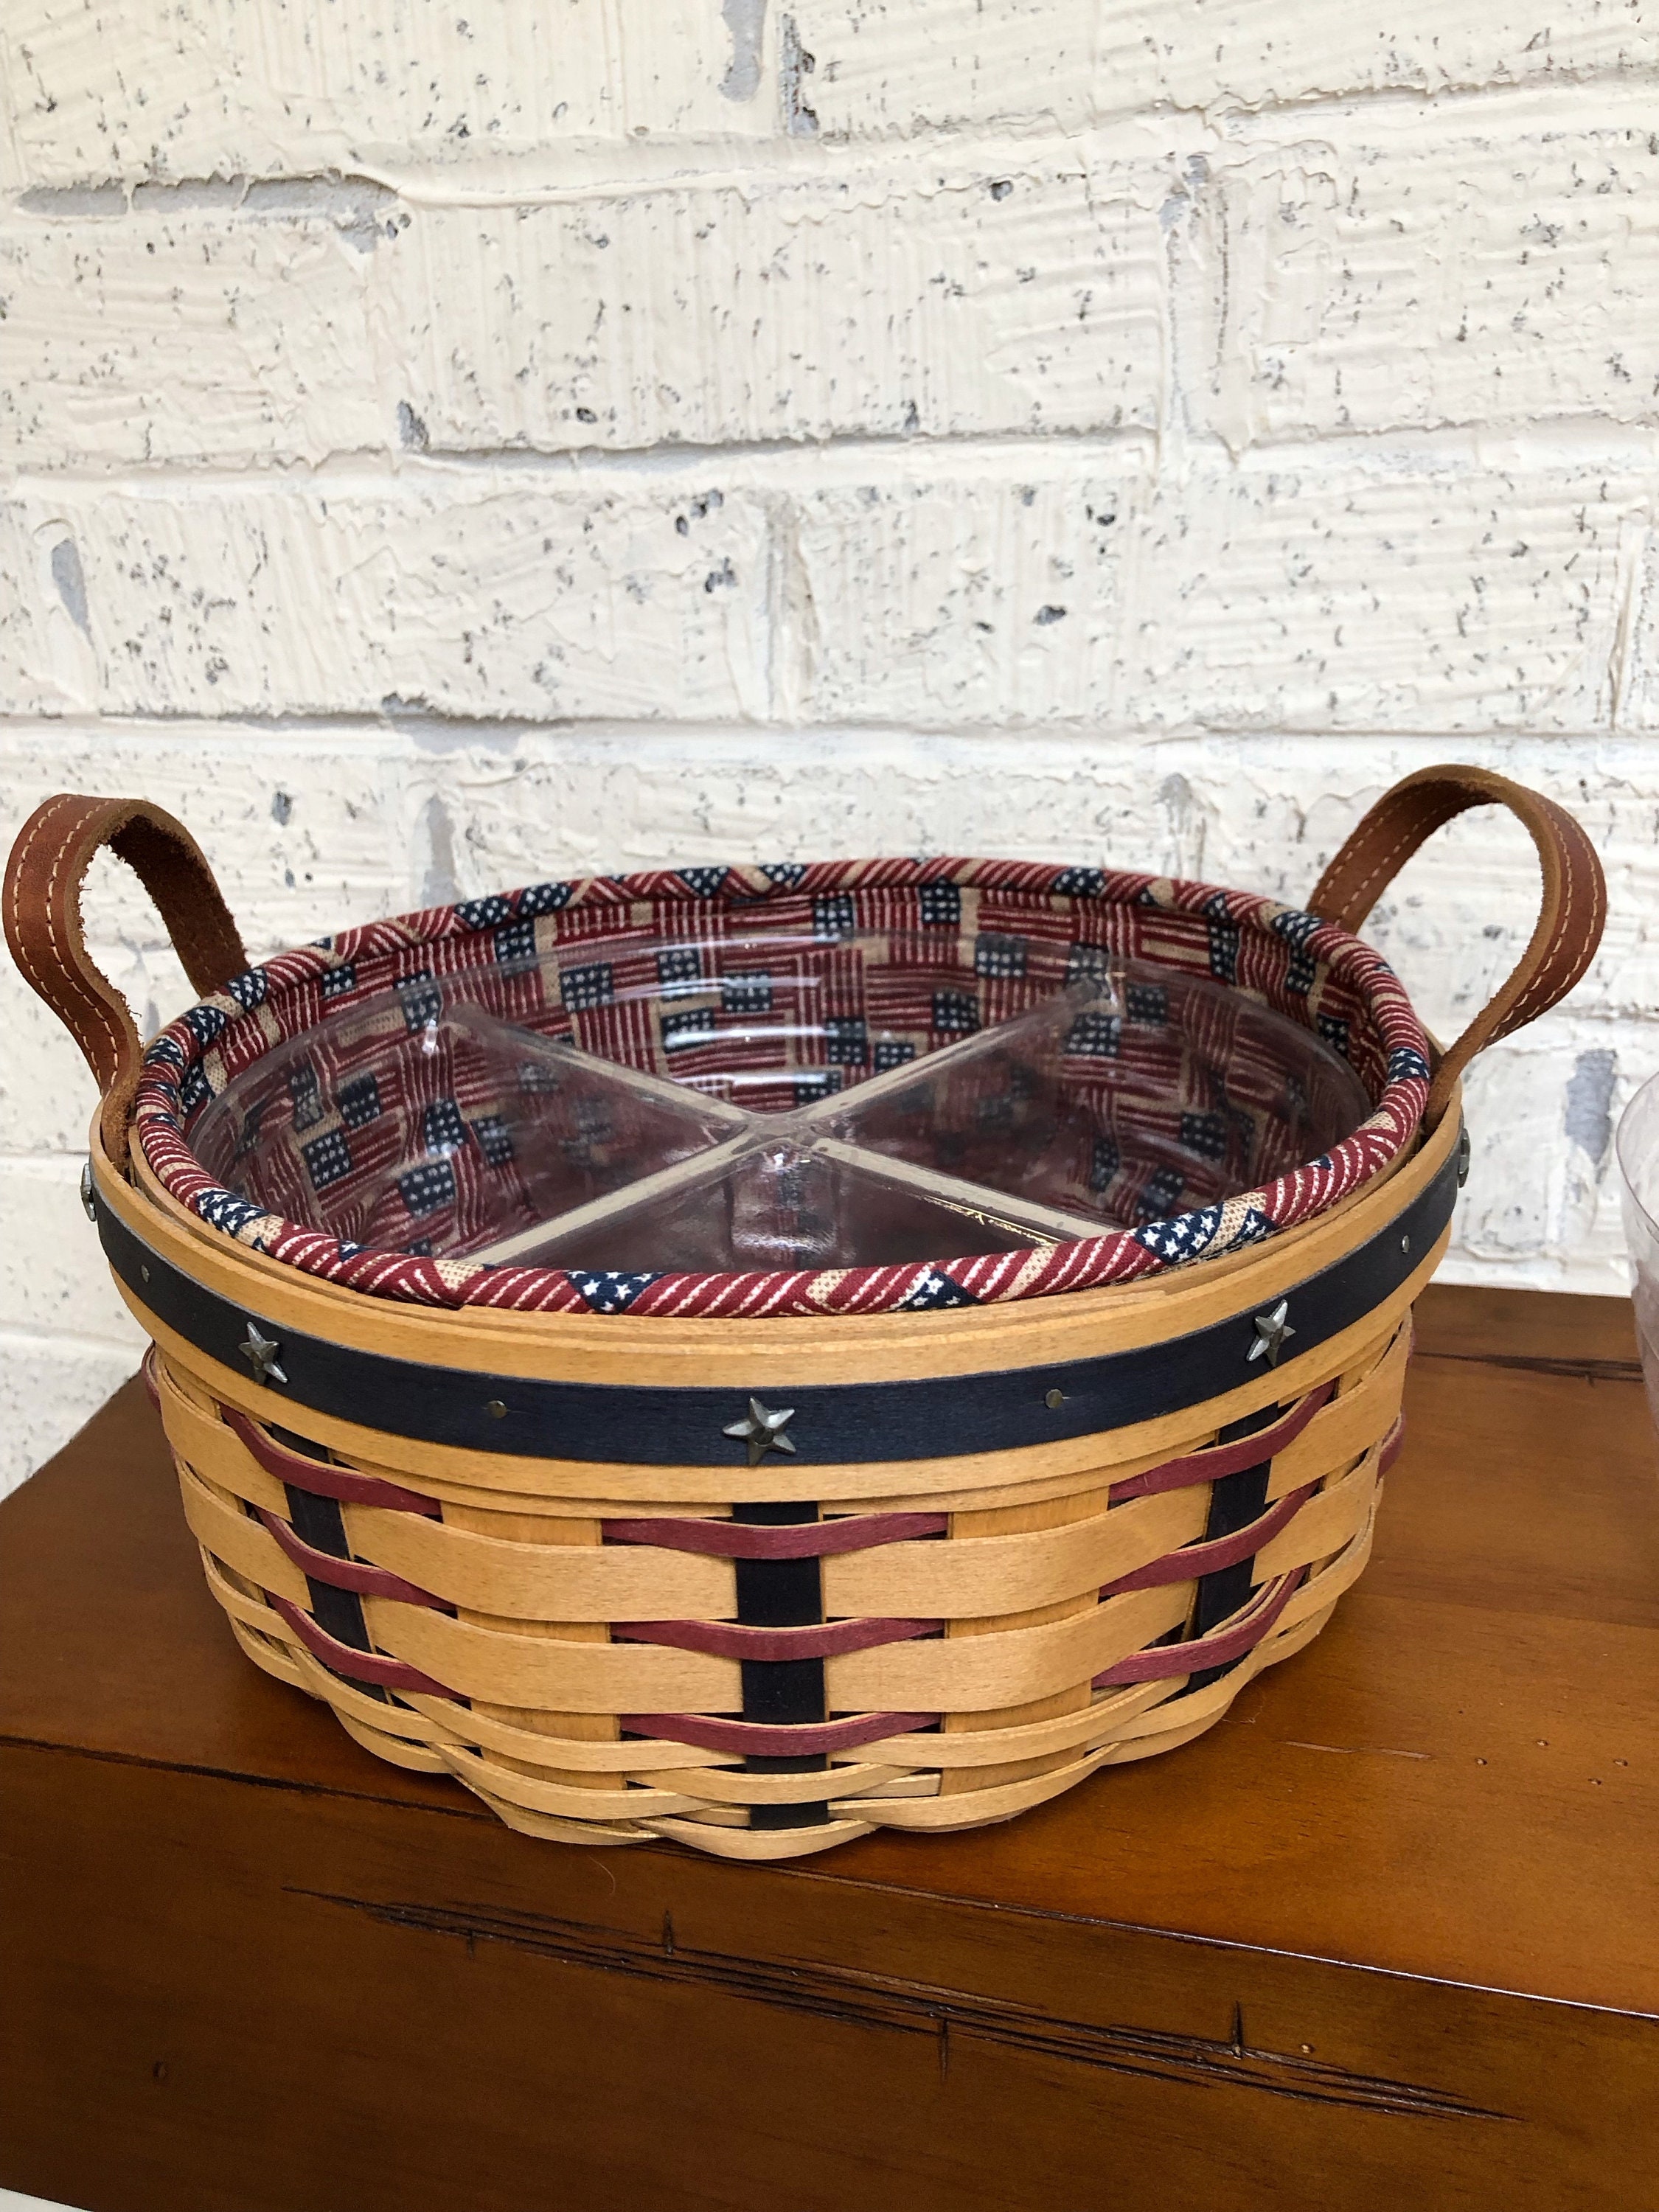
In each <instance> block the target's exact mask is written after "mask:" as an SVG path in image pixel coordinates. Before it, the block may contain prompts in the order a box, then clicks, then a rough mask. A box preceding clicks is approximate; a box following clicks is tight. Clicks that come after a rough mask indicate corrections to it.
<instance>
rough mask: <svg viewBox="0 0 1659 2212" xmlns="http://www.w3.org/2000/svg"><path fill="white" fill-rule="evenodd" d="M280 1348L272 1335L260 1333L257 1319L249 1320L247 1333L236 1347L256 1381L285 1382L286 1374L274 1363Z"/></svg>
mask: <svg viewBox="0 0 1659 2212" xmlns="http://www.w3.org/2000/svg"><path fill="white" fill-rule="evenodd" d="M282 1348H283V1347H282V1346H281V1344H280V1343H279V1342H278V1341H277V1340H276V1338H275V1337H274V1336H264V1335H262V1334H260V1330H259V1324H258V1322H257V1321H251V1322H249V1323H248V1325H247V1334H246V1336H245V1337H244V1338H243V1339H242V1341H241V1342H240V1344H239V1345H238V1346H237V1347H236V1349H237V1350H238V1352H240V1353H241V1355H242V1357H243V1358H244V1359H246V1362H247V1364H248V1365H249V1366H250V1367H251V1368H252V1370H253V1379H254V1381H255V1382H256V1383H286V1382H287V1380H288V1377H287V1376H286V1375H284V1374H283V1370H282V1369H281V1368H280V1367H279V1366H278V1365H277V1364H276V1355H277V1353H278V1352H280V1351H281V1350H282Z"/></svg>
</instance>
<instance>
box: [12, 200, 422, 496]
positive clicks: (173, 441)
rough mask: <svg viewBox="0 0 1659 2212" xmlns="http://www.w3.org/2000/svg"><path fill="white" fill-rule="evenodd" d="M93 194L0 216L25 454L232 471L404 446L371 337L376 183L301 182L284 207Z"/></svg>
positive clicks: (48, 462) (15, 408)
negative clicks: (271, 460) (62, 209)
mask: <svg viewBox="0 0 1659 2212" xmlns="http://www.w3.org/2000/svg"><path fill="white" fill-rule="evenodd" d="M89 197H91V198H92V199H93V201H94V206H95V211H94V212H92V213H85V212H82V213H81V214H79V215H76V216H72V217H68V218H60V219H58V220H49V219H46V218H43V217H42V216H35V215H31V214H29V213H27V212H22V213H18V214H15V215H14V216H12V217H11V218H10V220H9V221H8V222H5V223H3V224H0V304H3V309H4V313H5V328H6V368H7V374H6V376H5V379H4V382H3V385H0V439H3V441H4V445H5V447H6V450H7V452H8V453H9V457H10V459H11V460H12V462H13V463H14V465H21V466H25V467H28V466H34V467H43V468H50V467H54V466H57V465H60V464H61V463H63V462H64V461H66V460H73V459H88V460H93V461H96V462H99V463H104V464H107V463H112V462H113V463H131V462H137V461H181V460H197V459H211V460H212V461H214V462H215V463H216V465H219V466H222V467H234V466H239V465H246V463H247V462H248V461H250V460H253V459H262V458H264V457H266V456H273V455H274V456H276V457H278V458H282V459H289V458H296V459H304V460H319V459H322V458H323V456H324V455H325V454H327V453H337V452H341V451H348V452H349V451H350V450H351V449H352V448H353V447H359V446H376V445H390V444H395V443H396V441H397V429H396V418H395V415H394V412H393V410H392V403H391V402H390V401H389V400H388V399H386V398H384V397H383V396H382V395H381V393H380V391H379V390H378V389H377V386H376V380H375V377H374V358H373V355H372V353H371V349H370V342H369V319H368V309H369V300H368V264H367V261H366V254H367V252H368V248H369V246H371V245H372V243H373V239H374V219H373V217H372V216H370V215H369V214H368V212H367V209H368V206H371V205H372V204H373V201H374V197H375V196H374V195H372V194H371V195H368V197H367V198H366V197H365V196H364V195H363V194H362V193H361V192H359V193H356V194H353V193H351V192H350V191H348V190H346V189H345V188H336V190H335V191H334V192H333V194H332V195H330V194H328V193H320V194H316V195H308V194H307V190H306V188H305V187H300V188H297V189H296V190H295V191H292V192H289V191H284V192H283V194H282V195H281V196H280V197H279V198H278V200H277V203H276V206H275V207H273V206H271V204H270V196H269V194H267V195H265V196H264V197H262V198H261V197H256V199H255V201H254V203H253V204H252V205H239V204H236V203H237V196H236V195H234V194H233V193H230V192H229V191H224V190H222V189H221V190H216V191H210V192H205V193H202V192H197V191H194V190H191V189H180V190H179V191H168V192H164V193H160V194H157V193H154V192H151V193H149V194H147V195H145V196H143V198H142V199H141V202H140V204H139V205H138V207H137V208H136V209H135V210H133V211H132V212H131V213H130V212H128V210H127V207H126V204H125V201H124V200H123V199H122V197H121V196H120V195H119V194H118V193H113V192H112V193H108V194H98V195H92V196H89ZM308 197H309V198H310V199H311V201H312V204H311V205H310V206H309V207H308V206H307V198H308ZM331 197H332V198H333V199H335V200H336V201H337V202H338V203H339V205H338V206H337V208H336V207H331V205H330V204H329V203H330V198H331ZM204 202H205V204H204ZM296 202H297V206H296V205H295V203H296Z"/></svg>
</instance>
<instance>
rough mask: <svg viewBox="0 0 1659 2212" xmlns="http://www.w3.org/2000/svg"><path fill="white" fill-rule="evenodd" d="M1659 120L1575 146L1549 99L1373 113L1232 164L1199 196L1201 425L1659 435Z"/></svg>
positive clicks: (1613, 107)
mask: <svg viewBox="0 0 1659 2212" xmlns="http://www.w3.org/2000/svg"><path fill="white" fill-rule="evenodd" d="M1655 112H1656V107H1655V100H1654V96H1653V90H1652V88H1651V86H1649V87H1647V88H1644V92H1643V94H1641V95H1640V96H1639V97H1638V98H1635V99H1633V98H1632V96H1631V95H1629V94H1620V95H1617V96H1615V95H1612V94H1609V95H1608V96H1607V97H1606V98H1601V97H1598V99H1597V100H1595V103H1594V104H1593V106H1592V105H1591V104H1590V103H1589V102H1584V103H1583V104H1582V105H1581V106H1580V108H1579V111H1578V113H1579V117H1580V119H1581V127H1576V128H1575V127H1563V126H1564V125H1565V124H1566V123H1567V122H1568V118H1567V117H1566V116H1565V113H1564V112H1563V110H1562V108H1561V106H1560V104H1559V99H1551V98H1547V97H1545V96H1544V95H1541V94H1532V95H1530V96H1528V98H1527V99H1525V100H1517V101H1515V102H1503V103H1498V104H1497V106H1495V107H1493V108H1492V109H1490V110H1488V111H1487V112H1486V113H1485V115H1484V116H1483V117H1481V118H1477V117H1475V116H1474V115H1473V114H1469V115H1468V116H1467V118H1465V116H1464V115H1463V114H1462V112H1458V111H1454V113H1453V115H1452V116H1447V115H1443V114H1441V113H1439V112H1437V111H1435V110H1434V109H1432V108H1425V107H1421V106H1409V107H1399V106H1380V107H1379V106H1374V105H1367V104H1366V103H1364V102H1359V103H1357V104H1356V105H1355V106H1352V108H1350V109H1347V110H1345V111H1342V112H1337V113H1333V114H1328V115H1327V116H1325V117H1322V119H1321V123H1320V127H1319V129H1318V131H1316V133H1315V134H1314V135H1311V136H1310V137H1304V138H1302V139H1300V140H1299V141H1298V142H1297V143H1291V144H1289V145H1279V146H1272V147H1267V148H1265V149H1262V150H1261V151H1259V152H1257V153H1255V154H1254V155H1249V154H1244V155H1242V158H1238V159H1234V158H1232V157H1231V155H1224V156H1222V157H1219V158H1218V160H1217V161H1215V162H1214V164H1213V165H1212V169H1211V173H1210V179H1209V182H1208V184H1207V185H1206V186H1204V187H1202V188H1200V191H1198V193H1197V194H1196V196H1195V197H1196V204H1197V205H1198V207H1199V208H1200V216H1199V219H1198V223H1197V236H1196V238H1195V239H1194V252H1193V267H1192V270H1191V278H1192V282H1191V288H1190V291H1189V293H1188V299H1189V300H1190V302H1191V304H1192V305H1193V307H1194V308H1196V309H1197V310H1198V311H1199V313H1198V315H1197V316H1196V317H1195V318H1194V328H1193V330H1192V331H1191V335H1190V341H1189V351H1188V369H1189V374H1191V376H1192V380H1193V386H1194V389H1193V390H1192V391H1191V392H1189V394H1188V405H1189V409H1190V410H1192V412H1193V414H1194V419H1196V420H1200V421H1203V422H1206V423H1207V425H1208V426H1209V427H1210V428H1213V429H1216V430H1218V431H1219V432H1220V433H1221V435H1223V436H1225V438H1226V439H1227V440H1228V441H1229V442H1230V443H1231V444H1232V445H1233V446H1234V447H1241V446H1243V445H1245V444H1247V443H1249V442H1251V441H1255V440H1261V439H1284V438H1295V437H1304V436H1317V435H1323V434H1328V433H1332V432H1336V433H1343V432H1350V431H1378V430H1393V429H1401V428H1438V427H1440V426H1442V425H1444V424H1448V423H1480V424H1483V425H1486V426H1489V427H1493V428H1496V427H1499V426H1510V427H1514V428H1526V427H1527V426H1528V425H1529V424H1531V423H1534V422H1552V421H1559V420H1560V419H1562V418H1565V417H1571V416H1597V417H1600V418H1601V419H1603V420H1606V421H1611V422H1627V423H1638V422H1655V421H1656V420H1659V316H1656V314H1655V313H1653V312H1652V303H1653V301H1654V299H1655V297H1656V295H1659V155H1656V143H1659V142H1656V140H1655V137H1654V134H1653V118H1654V114H1655ZM1621 113H1622V116H1623V118H1624V119H1623V120H1622V121H1620V115H1621ZM1286 120H1287V118H1273V121H1274V124H1275V125H1277V127H1278V128H1279V129H1280V130H1282V129H1283V128H1284V126H1285V121H1286ZM1249 135H1251V136H1254V135H1256V132H1255V130H1253V131H1251V133H1250V134H1249ZM1203 325H1207V328H1203V334H1202V336H1201V337H1200V334H1199V333H1200V328H1202V327H1203Z"/></svg>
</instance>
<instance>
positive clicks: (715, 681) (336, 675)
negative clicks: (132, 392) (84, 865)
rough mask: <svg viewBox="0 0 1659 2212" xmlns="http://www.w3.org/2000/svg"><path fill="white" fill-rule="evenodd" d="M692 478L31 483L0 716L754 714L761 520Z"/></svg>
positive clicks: (10, 511)
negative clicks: (400, 705) (408, 708)
mask: <svg viewBox="0 0 1659 2212" xmlns="http://www.w3.org/2000/svg"><path fill="white" fill-rule="evenodd" d="M718 485H719V477H718V474H716V475H715V476H714V478H713V479H712V480H710V479H709V478H708V477H703V478H702V479H700V480H697V481H691V480H689V479H682V478H679V477H662V476H653V477H647V478H641V479H636V480H632V481H623V480H616V479H607V480H605V481H603V482H592V483H586V484H577V483H571V482H569V481H568V480H566V481H560V480H558V479H556V478H554V477H550V476H549V477H541V478H538V479H537V480H534V481H532V482H526V481H525V480H523V478H522V477H520V478H518V479H515V480H512V481H508V480H506V479H504V478H502V477H501V476H499V475H497V474H495V473H494V472H491V471H470V470H455V471H442V470H440V469H434V468H426V469H422V470H411V471H407V472H405V473H404V474H403V475H401V476H386V477H362V476H356V475H354V476H346V477H322V478H317V479H313V480H310V481H308V482H301V483H285V482H283V481H281V480H274V481H267V482H261V481H259V480H258V479H244V480H242V481H240V482H238V483H231V484H228V485H222V486H221V485H214V484H212V483H202V484H191V483H177V482H172V481H169V480H167V479H165V478H163V479H160V480H158V481H157V482H156V483H155V484H154V485H153V486H146V487H145V488H143V489H133V488H131V487H129V486H115V487H111V488H106V487H104V486H102V485H88V484H86V483H76V484H65V485H59V486H56V487H53V486H51V485H49V484H45V483H37V484H36V485H35V486H34V487H33V488H32V489H27V490H25V491H22V492H21V493H19V494H18V495H15V497H14V499H13V500H12V501H10V502H9V505H8V506H7V507H6V509H5V510H4V512H3V514H0V533H8V534H9V545H8V546H7V547H6V556H5V557H6V558H7V560H8V561H9V563H10V564H11V565H12V566H13V568H14V572H15V573H16V574H19V575H21V577H23V578H24V579H25V580H26V587H25V590H24V591H23V592H22V593H21V595H20V601H19V604H17V605H15V606H14V607H13V609H12V610H11V611H9V614H7V613H5V612H0V702H3V704H4V705H5V706H7V707H9V708H11V710H12V711H20V710H21V711H34V710H44V711H54V710H62V709H64V708H94V709H95V710H97V711H100V712H104V713H115V714H119V713H124V712H151V713H154V712H158V711H159V712H163V713H171V714H192V713H194V714H246V713H254V714H286V713H293V712H310V711H322V712H340V713H351V712H363V711H373V710H374V709H375V708H378V707H379V706H380V704H381V702H383V701H385V700H386V699H388V698H396V699H401V700H404V701H412V702H420V703H422V704H424V705H425V706H427V707H429V708H434V709H436V710H438V711H440V712H444V713H450V714H525V715H531V716H565V715H569V714H637V715H654V714H690V715H694V716H695V715H698V714H741V713H745V712H751V713H752V712H757V711H760V710H761V708H763V702H764V696H765V682H766V674H765V671H766V662H767V641H766V637H765V635H764V617H765V605H766V588H767V576H766V570H767V562H766V558H765V545H766V517H765V514H764V512H763V509H762V507H760V506H759V505H758V504H757V502H756V501H753V500H751V499H745V498H744V497H743V496H741V495H738V494H737V493H735V492H734V493H732V494H731V495H722V494H721V493H720V490H719V489H718ZM66 545H67V546H68V547H69V548H70V552H69V553H68V554H67V555H66V554H65V553H64V551H63V548H64V546H66ZM66 574H67V575H69V576H70V577H72V579H73V581H72V582H71V583H69V584H66V582H65V577H66Z"/></svg>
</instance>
